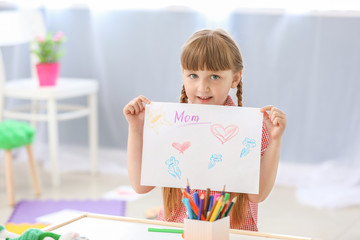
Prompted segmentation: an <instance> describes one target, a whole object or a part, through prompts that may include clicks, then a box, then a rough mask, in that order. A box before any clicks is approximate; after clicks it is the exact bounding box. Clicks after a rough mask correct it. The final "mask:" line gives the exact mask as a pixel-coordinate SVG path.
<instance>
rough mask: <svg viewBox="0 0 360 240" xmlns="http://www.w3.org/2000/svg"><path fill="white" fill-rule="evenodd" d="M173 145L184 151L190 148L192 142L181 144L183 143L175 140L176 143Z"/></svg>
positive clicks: (181, 151)
mask: <svg viewBox="0 0 360 240" xmlns="http://www.w3.org/2000/svg"><path fill="white" fill-rule="evenodd" d="M172 146H173V147H174V148H175V149H177V150H179V151H180V153H184V151H185V150H186V149H188V148H189V147H190V146H191V144H190V142H183V143H182V144H181V143H177V142H174V143H173V144H172Z"/></svg>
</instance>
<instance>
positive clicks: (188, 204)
mask: <svg viewBox="0 0 360 240" xmlns="http://www.w3.org/2000/svg"><path fill="white" fill-rule="evenodd" d="M182 202H183V203H184V205H185V207H186V210H187V213H188V216H189V219H193V213H192V210H191V207H190V202H189V199H188V198H183V199H182Z"/></svg>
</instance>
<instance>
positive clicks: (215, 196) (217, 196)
mask: <svg viewBox="0 0 360 240" xmlns="http://www.w3.org/2000/svg"><path fill="white" fill-rule="evenodd" d="M219 196H220V193H215V194H214V198H213V205H214V203H215V202H216V200H217V199H218V198H219Z"/></svg>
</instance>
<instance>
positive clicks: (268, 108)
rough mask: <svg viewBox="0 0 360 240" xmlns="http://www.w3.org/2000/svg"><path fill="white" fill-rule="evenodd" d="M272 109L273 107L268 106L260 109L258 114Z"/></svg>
mask: <svg viewBox="0 0 360 240" xmlns="http://www.w3.org/2000/svg"><path fill="white" fill-rule="evenodd" d="M272 107H273V105H268V106H265V107H262V108H261V109H260V112H266V111H270V110H271V108H272Z"/></svg>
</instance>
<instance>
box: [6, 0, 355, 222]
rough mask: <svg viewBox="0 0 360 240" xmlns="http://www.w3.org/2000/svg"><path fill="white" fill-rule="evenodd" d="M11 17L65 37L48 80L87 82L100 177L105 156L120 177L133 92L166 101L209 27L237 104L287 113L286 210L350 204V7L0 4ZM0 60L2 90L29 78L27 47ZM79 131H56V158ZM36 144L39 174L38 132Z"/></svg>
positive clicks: (76, 124)
mask: <svg viewBox="0 0 360 240" xmlns="http://www.w3.org/2000/svg"><path fill="white" fill-rule="evenodd" d="M20 8H21V9H38V10H40V11H41V12H42V14H43V16H44V19H45V23H46V28H47V31H48V32H53V33H55V32H58V31H62V32H64V34H65V35H66V42H65V43H64V48H65V52H66V54H65V56H64V57H63V58H61V60H60V63H61V70H60V76H62V77H83V78H94V79H97V80H98V83H99V87H100V90H99V95H98V97H99V99H98V113H99V146H100V155H101V154H103V155H102V156H105V157H103V158H101V156H100V157H99V165H100V168H104V167H106V166H105V165H106V163H107V161H110V160H111V159H112V160H113V162H111V163H110V164H113V165H110V168H112V169H114V168H118V170H119V171H123V172H125V174H126V155H125V150H126V145H127V122H126V120H125V118H124V116H123V114H122V109H123V107H124V106H125V105H126V104H127V103H128V102H129V101H130V100H131V99H133V98H134V97H136V96H138V95H140V94H141V95H144V96H146V97H148V98H149V99H151V100H153V101H164V102H178V101H179V96H180V90H181V86H182V77H181V72H180V61H179V58H180V51H181V47H182V45H183V44H184V42H185V41H186V40H187V39H188V38H189V37H190V35H191V34H192V33H193V32H195V31H197V30H199V29H203V28H217V27H220V28H224V29H225V30H227V31H228V32H229V33H230V34H231V35H232V36H233V38H234V39H235V41H236V42H237V44H238V46H239V48H240V50H241V53H242V57H243V61H244V72H243V74H244V75H243V86H244V89H243V92H244V94H243V99H244V100H243V104H244V106H247V107H263V106H265V105H269V104H271V105H274V106H276V107H278V108H280V109H281V110H283V111H284V112H285V113H286V114H287V119H288V125H287V128H286V131H285V134H284V136H283V143H282V144H283V145H282V150H281V159H280V166H279V172H278V178H277V185H282V186H292V187H294V189H295V192H294V194H295V198H296V201H298V202H300V203H302V204H305V205H308V206H311V207H313V208H314V209H324V208H325V209H340V208H348V207H354V206H355V207H356V206H359V205H360V110H359V109H360V94H359V93H358V92H359V89H360V4H359V3H356V2H355V1H271V3H270V2H269V1H260V0H258V1H230V0H223V1H221V3H219V2H218V3H211V2H208V1H200V0H199V1H159V0H158V1H140V0H133V1H115V2H114V1H110V0H102V1H75V0H74V1H71V0H67V1H43V2H41V1H11V2H10V1H0V11H1V10H6V9H20ZM0 24H5V23H0ZM0 37H1V33H0ZM2 51H3V57H4V60H5V69H6V72H7V78H8V79H9V80H10V81H11V79H15V78H21V77H29V75H30V67H28V65H29V63H28V62H27V61H28V58H27V57H26V56H27V55H28V47H27V46H23V47H17V48H9V47H4V48H2ZM76 101H82V100H76ZM6 104H9V105H11V104H12V103H11V102H7V103H6ZM87 124H88V123H87V120H86V119H80V120H76V121H71V122H62V123H61V124H60V146H61V147H64V148H66V149H67V150H66V152H65V151H60V158H62V159H63V160H61V161H63V162H64V161H65V162H66V159H76V158H81V156H82V155H81V154H82V149H83V148H87V144H88V139H87ZM74 133H76V134H74ZM36 141H37V145H36V146H35V152H36V154H37V159H38V160H39V161H42V162H43V163H44V164H45V165H46V164H47V163H46V162H47V152H46V146H47V133H46V127H45V126H42V125H39V130H38V135H37V140H36ZM105 152H106V153H105ZM19 156H21V153H19ZM65 156H66V157H65ZM79 161H80V162H81V160H79ZM84 162H85V164H87V160H86V161H84ZM62 164H63V167H65V166H64V165H67V164H64V163H62ZM69 165H71V164H69ZM68 167H71V166H68ZM86 167H87V165H86V166H85V168H86ZM79 168H81V166H80V167H79ZM284 200H286V198H285V199H284ZM355 220H356V221H357V222H358V223H359V221H360V217H359V216H358V217H357V218H355Z"/></svg>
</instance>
